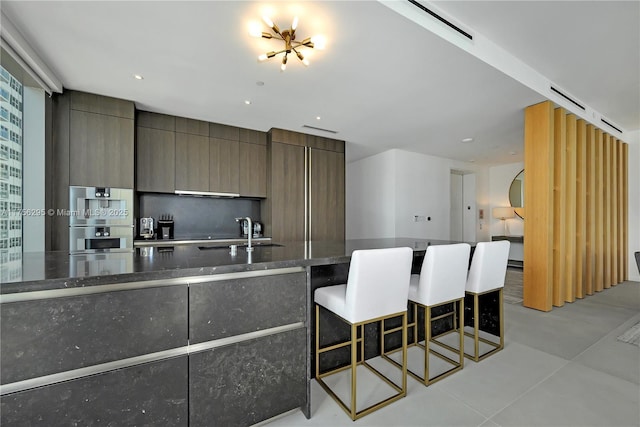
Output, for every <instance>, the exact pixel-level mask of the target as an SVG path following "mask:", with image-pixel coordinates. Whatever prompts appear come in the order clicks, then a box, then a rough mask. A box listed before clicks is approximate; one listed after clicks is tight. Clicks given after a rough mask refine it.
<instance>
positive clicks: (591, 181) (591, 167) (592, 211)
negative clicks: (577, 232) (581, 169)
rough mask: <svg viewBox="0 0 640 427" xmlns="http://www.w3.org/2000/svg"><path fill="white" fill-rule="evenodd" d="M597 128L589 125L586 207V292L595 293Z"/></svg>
mask: <svg viewBox="0 0 640 427" xmlns="http://www.w3.org/2000/svg"><path fill="white" fill-rule="evenodd" d="M595 138H596V134H595V128H594V127H593V125H587V132H586V146H587V150H586V151H587V185H586V189H587V207H586V211H585V213H586V215H585V216H586V228H587V230H586V231H587V243H586V249H587V254H586V270H585V293H586V294H587V295H593V289H594V279H595V269H596V256H595V245H596V221H595V220H596V145H595Z"/></svg>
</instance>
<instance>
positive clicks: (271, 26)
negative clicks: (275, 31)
mask: <svg viewBox="0 0 640 427" xmlns="http://www.w3.org/2000/svg"><path fill="white" fill-rule="evenodd" d="M262 20H263V21H264V23H265V24H267V26H268V27H270V28H273V21H272V20H271V19H270V18H269V17H268V16H267V15H264V16H263V17H262Z"/></svg>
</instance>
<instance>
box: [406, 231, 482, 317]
mask: <svg viewBox="0 0 640 427" xmlns="http://www.w3.org/2000/svg"><path fill="white" fill-rule="evenodd" d="M470 252H471V246H470V245H469V244H468V243H455V244H451V245H434V246H429V247H427V251H426V253H425V256H424V261H423V262H422V269H421V270H420V274H419V275H418V274H412V275H411V280H410V284H409V301H413V302H417V303H418V304H422V305H425V306H427V307H431V306H435V305H439V304H442V303H445V302H447V301H452V300H456V299H460V298H463V297H464V291H465V288H464V286H465V283H466V280H467V270H468V268H469V253H470Z"/></svg>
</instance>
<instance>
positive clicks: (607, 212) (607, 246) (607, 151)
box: [602, 133, 612, 289]
mask: <svg viewBox="0 0 640 427" xmlns="http://www.w3.org/2000/svg"><path fill="white" fill-rule="evenodd" d="M610 140H611V135H609V134H606V133H605V134H603V136H602V143H603V146H602V151H603V152H604V160H603V165H604V167H603V178H604V179H603V182H602V189H603V194H604V203H603V208H604V228H603V233H604V235H603V237H604V245H603V253H604V283H603V285H604V289H609V288H610V287H611V278H612V276H611V144H610V143H609V141H610Z"/></svg>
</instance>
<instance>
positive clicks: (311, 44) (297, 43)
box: [291, 40, 313, 49]
mask: <svg viewBox="0 0 640 427" xmlns="http://www.w3.org/2000/svg"><path fill="white" fill-rule="evenodd" d="M294 44H295V46H294ZM291 46H292V47H293V48H297V47H308V48H309V49H313V43H312V42H308V43H302V42H299V41H294V40H292V41H291Z"/></svg>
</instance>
